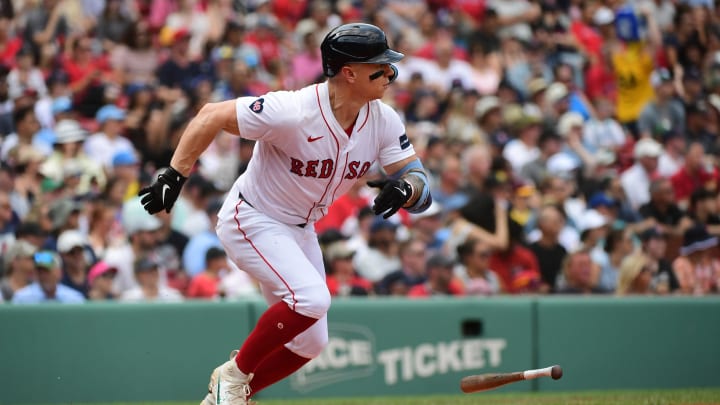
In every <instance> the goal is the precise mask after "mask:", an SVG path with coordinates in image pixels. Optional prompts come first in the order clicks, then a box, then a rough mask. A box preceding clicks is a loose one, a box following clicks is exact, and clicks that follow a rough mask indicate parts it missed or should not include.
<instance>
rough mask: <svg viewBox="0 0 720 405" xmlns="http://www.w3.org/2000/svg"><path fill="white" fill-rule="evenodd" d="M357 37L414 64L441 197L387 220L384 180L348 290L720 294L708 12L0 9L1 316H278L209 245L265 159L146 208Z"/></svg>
mask: <svg viewBox="0 0 720 405" xmlns="http://www.w3.org/2000/svg"><path fill="white" fill-rule="evenodd" d="M352 21H364V22H370V23H373V24H375V25H378V26H380V27H381V28H383V29H384V31H385V32H386V33H387V34H388V37H389V42H390V44H391V46H392V47H393V48H395V49H398V50H400V51H401V52H403V53H404V54H405V55H406V57H405V59H403V60H402V61H401V62H399V63H398V66H397V68H398V71H399V76H398V79H397V81H396V82H395V83H394V84H393V86H391V87H390V89H389V90H388V91H387V93H386V97H385V99H384V101H385V102H386V103H388V104H390V105H391V106H393V107H394V108H395V109H396V111H397V112H398V114H399V115H400V116H401V118H402V119H403V121H404V122H405V124H406V127H407V135H408V137H409V138H410V139H411V141H412V143H413V145H414V147H415V150H416V152H417V154H418V156H420V157H421V158H422V160H423V162H424V165H425V167H426V169H427V170H428V172H429V174H430V177H431V183H432V184H431V186H432V194H433V198H434V203H433V205H432V206H431V207H430V208H429V209H428V210H427V211H426V212H423V213H420V214H409V213H407V212H405V211H401V212H400V214H399V215H396V216H394V217H392V218H391V219H390V220H382V219H380V218H377V217H375V216H374V215H373V213H372V210H371V209H370V208H369V206H370V205H372V200H373V197H374V195H373V191H372V189H371V188H368V187H367V186H366V185H365V182H366V181H367V180H370V179H373V178H377V177H379V176H382V175H383V173H382V170H381V169H380V168H376V167H374V168H372V169H371V170H370V171H369V172H368V173H367V174H366V175H365V176H364V177H363V178H362V179H361V180H360V181H359V182H358V183H357V185H356V186H355V187H353V189H352V190H351V191H350V192H349V193H348V194H346V195H344V196H342V197H340V198H339V199H338V200H337V201H336V203H335V204H334V205H333V206H331V207H329V209H328V215H327V216H326V217H325V218H324V219H322V220H321V221H319V222H317V223H316V224H315V228H316V232H317V234H318V237H319V238H320V241H321V245H322V248H323V253H324V258H325V262H326V272H327V280H328V287H329V289H330V291H331V293H332V294H333V295H334V296H350V295H353V296H369V295H395V296H408V297H427V296H433V295H454V296H457V295H476V296H489V295H497V294H617V295H628V294H687V295H704V294H717V293H718V291H719V290H720V256H719V254H718V252H720V248H719V247H718V239H717V238H718V236H720V194H719V193H718V191H719V190H718V182H720V171H719V170H718V159H717V157H718V152H720V143H719V142H718V139H719V138H718V135H719V134H720V7H718V6H717V5H716V4H715V2H714V1H711V0H707V1H703V0H634V1H632V0H628V1H625V2H623V1H617V0H582V1H581V0H513V1H503V0H472V1H463V0H407V1H390V0H337V1H330V0H152V1H149V0H20V1H10V0H0V157H1V159H2V165H1V166H0V254H1V255H2V260H0V262H1V263H0V266H1V270H0V292H1V293H0V301H7V302H12V303H18V304H20V303H34V302H44V301H59V302H68V303H73V302H83V301H85V300H117V301H126V302H138V301H173V302H174V301H182V300H188V299H242V298H244V297H252V296H259V294H260V292H259V291H258V288H257V285H256V283H255V282H254V281H253V280H251V279H250V278H249V277H248V276H247V275H246V274H245V273H244V272H241V271H238V269H236V268H234V265H233V263H232V261H230V260H228V259H227V255H226V252H225V250H224V248H223V247H222V246H221V244H220V242H219V240H218V238H217V236H216V235H215V231H214V227H215V222H216V220H217V218H216V214H217V211H218V209H219V207H220V204H221V202H222V200H223V198H224V197H225V194H226V192H227V190H228V189H229V188H230V186H231V185H232V183H233V181H234V180H235V179H236V178H237V176H238V175H239V174H241V173H242V172H243V171H244V169H245V167H246V166H247V163H248V161H249V160H250V159H251V156H252V152H253V142H251V141H247V140H243V139H240V138H237V137H234V136H231V135H229V134H225V133H220V134H217V137H216V139H215V140H214V141H213V143H212V144H211V145H210V147H209V148H208V150H207V151H206V152H205V153H204V154H203V155H202V156H201V158H200V160H199V162H198V164H197V166H196V168H195V169H194V171H193V174H192V175H191V176H190V178H189V180H188V182H187V183H186V185H185V187H184V189H183V193H182V195H181V197H180V199H179V200H178V202H177V204H176V205H175V208H174V209H173V211H172V212H171V213H165V212H161V213H159V214H157V215H156V216H150V215H148V214H147V213H146V212H145V211H144V210H143V208H142V206H141V204H140V203H139V201H138V199H137V192H138V190H139V189H140V188H142V187H144V186H145V185H147V184H148V183H149V182H150V181H151V180H152V178H153V176H154V175H155V174H156V173H157V170H158V169H160V168H162V167H164V166H167V165H168V164H169V160H170V157H171V156H172V151H173V149H174V146H175V145H176V144H177V142H178V139H179V137H180V136H181V134H182V132H183V129H184V127H185V126H186V125H187V123H188V121H189V119H191V118H192V117H193V116H194V114H195V113H196V112H197V111H198V110H199V109H200V108H201V107H202V106H203V105H204V104H206V103H208V102H212V101H220V100H227V99H232V98H235V97H239V96H260V95H262V94H264V93H265V92H268V91H274V90H294V89H298V88H301V87H303V86H306V85H310V84H312V83H316V82H319V81H322V80H323V77H322V67H321V63H320V53H319V47H318V45H319V43H320V41H321V40H322V38H323V37H324V35H325V34H326V33H327V32H328V31H329V30H330V29H331V28H332V27H334V26H336V25H339V24H341V23H344V22H352ZM266 181H270V182H271V181H272V178H268V179H267V180H266Z"/></svg>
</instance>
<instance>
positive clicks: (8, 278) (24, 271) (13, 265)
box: [0, 240, 37, 301]
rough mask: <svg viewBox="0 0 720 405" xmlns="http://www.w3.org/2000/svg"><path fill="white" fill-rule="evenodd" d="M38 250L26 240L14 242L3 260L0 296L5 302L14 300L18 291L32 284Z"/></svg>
mask: <svg viewBox="0 0 720 405" xmlns="http://www.w3.org/2000/svg"><path fill="white" fill-rule="evenodd" d="M35 252H37V248H36V247H35V246H33V245H32V244H31V243H29V242H27V241H24V240H16V241H15V242H13V243H12V244H11V245H10V247H9V248H8V250H7V251H5V254H3V258H2V265H3V268H2V270H3V271H2V275H3V277H2V278H1V279H0V296H2V297H3V298H4V299H5V301H10V300H12V297H13V295H14V294H15V292H16V291H18V290H20V289H21V288H23V287H26V286H28V285H30V283H32V281H33V278H34V274H33V270H34V268H35V267H34V262H33V255H34V254H35Z"/></svg>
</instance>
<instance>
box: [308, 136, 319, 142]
mask: <svg viewBox="0 0 720 405" xmlns="http://www.w3.org/2000/svg"><path fill="white" fill-rule="evenodd" d="M321 138H323V137H322V136H318V137H315V138H313V137H312V136H308V142H315V141H317V140H318V139H321Z"/></svg>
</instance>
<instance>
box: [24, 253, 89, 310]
mask: <svg viewBox="0 0 720 405" xmlns="http://www.w3.org/2000/svg"><path fill="white" fill-rule="evenodd" d="M33 263H34V264H35V277H36V280H37V281H36V282H34V283H32V284H30V285H29V286H27V287H24V288H21V289H20V290H18V291H17V292H15V295H13V298H12V303H13V304H40V303H44V302H59V303H61V304H80V303H83V302H85V298H84V297H83V295H82V294H81V293H79V292H77V291H75V290H74V289H72V288H70V287H67V286H64V285H62V284H60V279H61V278H62V270H61V263H60V257H59V256H58V255H57V254H56V253H54V252H51V251H48V250H44V251H40V252H37V253H35V254H34V255H33Z"/></svg>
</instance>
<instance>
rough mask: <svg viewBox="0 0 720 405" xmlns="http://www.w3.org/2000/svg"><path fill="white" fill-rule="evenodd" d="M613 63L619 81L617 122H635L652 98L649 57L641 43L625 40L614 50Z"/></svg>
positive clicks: (651, 61) (651, 65)
mask: <svg viewBox="0 0 720 405" xmlns="http://www.w3.org/2000/svg"><path fill="white" fill-rule="evenodd" d="M612 65H613V70H614V71H615V76H616V77H617V84H618V98H617V116H618V121H620V122H621V123H629V122H633V121H636V120H637V119H638V117H640V112H641V111H642V109H643V107H645V104H647V103H648V102H649V101H650V100H652V99H653V97H654V92H653V88H652V86H651V85H650V74H651V73H652V71H653V60H652V56H651V55H650V53H649V52H648V51H647V50H646V48H645V45H644V44H643V43H642V42H633V43H628V44H626V45H625V46H624V47H622V48H620V49H619V50H617V51H615V52H613V54H612Z"/></svg>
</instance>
